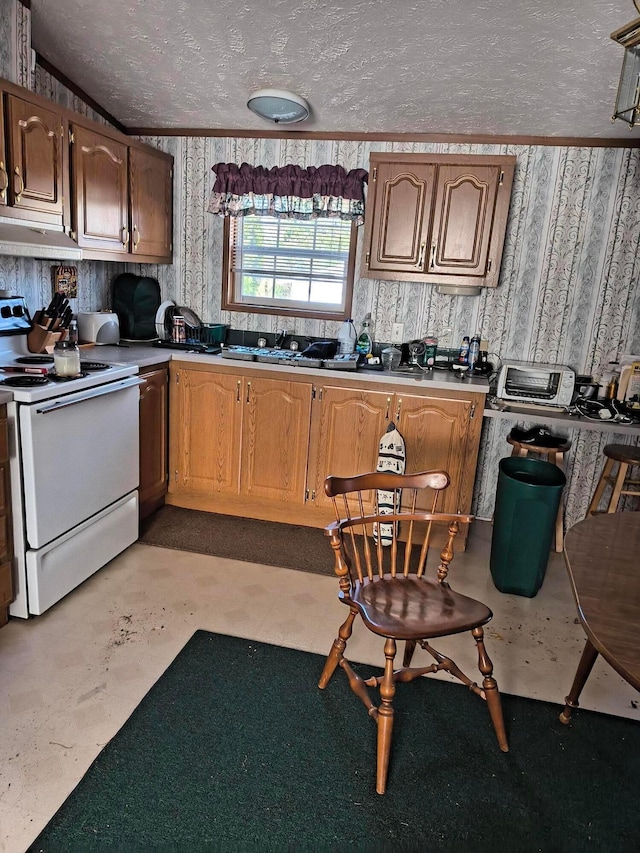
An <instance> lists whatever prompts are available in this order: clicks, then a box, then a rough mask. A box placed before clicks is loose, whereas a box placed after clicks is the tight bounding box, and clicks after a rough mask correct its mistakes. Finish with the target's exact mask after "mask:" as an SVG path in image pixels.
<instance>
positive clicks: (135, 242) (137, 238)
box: [133, 225, 140, 249]
mask: <svg viewBox="0 0 640 853" xmlns="http://www.w3.org/2000/svg"><path fill="white" fill-rule="evenodd" d="M139 242H140V232H139V231H138V226H137V225H134V226H133V248H134V249H137V248H138V243H139Z"/></svg>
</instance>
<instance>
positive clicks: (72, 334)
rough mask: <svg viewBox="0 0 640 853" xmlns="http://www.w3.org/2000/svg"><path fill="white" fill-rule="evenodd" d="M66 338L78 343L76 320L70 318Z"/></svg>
mask: <svg viewBox="0 0 640 853" xmlns="http://www.w3.org/2000/svg"><path fill="white" fill-rule="evenodd" d="M67 340H68V341H70V343H72V344H77V343H78V321H77V320H71V321H70V323H69V329H68V331H67Z"/></svg>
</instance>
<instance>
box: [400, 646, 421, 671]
mask: <svg viewBox="0 0 640 853" xmlns="http://www.w3.org/2000/svg"><path fill="white" fill-rule="evenodd" d="M416 643H417V640H406V641H405V644H404V657H403V658H402V666H403V668H406V667H408V666H411V661H412V660H413V653H414V652H415V650H416Z"/></svg>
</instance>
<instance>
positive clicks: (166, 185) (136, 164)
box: [129, 148, 173, 261]
mask: <svg viewBox="0 0 640 853" xmlns="http://www.w3.org/2000/svg"><path fill="white" fill-rule="evenodd" d="M129 192H130V196H131V251H132V252H133V253H134V254H137V255H150V256H153V257H155V258H157V259H158V260H165V261H171V250H172V246H171V243H172V230H173V223H172V210H173V169H172V167H171V163H170V162H169V161H168V160H167V159H166V158H165V157H163V156H160V155H158V154H153V153H152V152H150V151H142V150H140V149H138V148H130V149H129Z"/></svg>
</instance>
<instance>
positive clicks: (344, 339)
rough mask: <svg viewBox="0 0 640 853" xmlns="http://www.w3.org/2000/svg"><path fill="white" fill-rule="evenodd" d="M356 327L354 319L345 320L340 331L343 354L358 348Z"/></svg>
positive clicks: (340, 346) (339, 336)
mask: <svg viewBox="0 0 640 853" xmlns="http://www.w3.org/2000/svg"><path fill="white" fill-rule="evenodd" d="M356 337H357V335H356V329H355V326H354V325H353V320H351V319H349V320H345V321H344V323H343V324H342V325H341V326H340V331H339V332H338V345H339V352H340V354H341V355H348V354H349V353H351V352H353V351H354V350H355V348H356Z"/></svg>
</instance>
